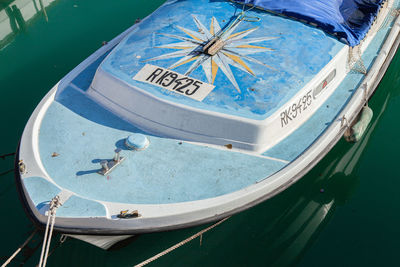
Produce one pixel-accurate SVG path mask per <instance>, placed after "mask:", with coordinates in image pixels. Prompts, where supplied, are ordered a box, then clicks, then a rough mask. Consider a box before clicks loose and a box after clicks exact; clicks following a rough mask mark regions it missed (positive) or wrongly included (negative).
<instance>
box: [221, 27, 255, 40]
mask: <svg viewBox="0 0 400 267" xmlns="http://www.w3.org/2000/svg"><path fill="white" fill-rule="evenodd" d="M257 29H258V27H255V28H251V29H248V30H245V31H242V32H237V33H234V34H232V35H229V36H228V38H226V40H227V41H228V40H231V39H232V40H237V39H242V38H243V37H245V36H247V35H249V34H250V33H252V32H254V31H255V30H257Z"/></svg>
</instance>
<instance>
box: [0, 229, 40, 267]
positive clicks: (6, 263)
mask: <svg viewBox="0 0 400 267" xmlns="http://www.w3.org/2000/svg"><path fill="white" fill-rule="evenodd" d="M36 231H37V230H36V229H35V231H33V233H32V234H31V235H30V236H29V237H28V239H27V240H25V242H24V243H23V244H22V245H21V246H20V247H19V248H18V249H17V250H16V251H15V252H14V254H12V255H11V257H10V258H8V260H7V261H6V262H5V263H3V265H1V267H5V266H7V265H8V264H9V263H10V262H11V261H12V260H13V259H14V258H15V256H17V255H18V253H19V252H20V251H21V250H22V249H23V248H24V247H25V246H26V245H27V244H28V243H29V241H31V239H32V238H33V236H34V235H35V234H36Z"/></svg>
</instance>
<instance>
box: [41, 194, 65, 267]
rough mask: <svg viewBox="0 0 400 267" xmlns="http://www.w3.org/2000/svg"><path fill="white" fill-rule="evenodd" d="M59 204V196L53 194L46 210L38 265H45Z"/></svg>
mask: <svg viewBox="0 0 400 267" xmlns="http://www.w3.org/2000/svg"><path fill="white" fill-rule="evenodd" d="M59 206H61V202H60V198H59V196H55V197H54V198H53V199H52V200H51V202H50V207H49V210H48V212H47V223H46V230H45V233H44V240H43V246H42V252H41V253H40V261H39V265H38V266H39V267H45V266H46V263H47V257H48V254H49V248H50V243H51V236H52V235H53V229H54V222H55V220H56V211H57V208H58V207H59Z"/></svg>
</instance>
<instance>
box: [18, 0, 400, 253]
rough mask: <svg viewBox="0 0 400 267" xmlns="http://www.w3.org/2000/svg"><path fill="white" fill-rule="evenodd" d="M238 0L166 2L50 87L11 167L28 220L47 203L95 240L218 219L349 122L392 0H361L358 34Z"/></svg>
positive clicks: (280, 181)
mask: <svg viewBox="0 0 400 267" xmlns="http://www.w3.org/2000/svg"><path fill="white" fill-rule="evenodd" d="M243 2H246V3H248V2H251V3H253V1H247V0H246V1H238V3H236V2H235V3H233V2H231V1H208V0H196V1H195V0H192V1H173V0H170V1H167V2H166V3H165V4H164V5H162V6H161V7H160V8H159V9H158V10H157V11H155V12H154V13H153V14H151V15H150V16H148V17H147V18H146V19H144V20H143V21H141V22H140V23H138V24H135V25H134V26H132V27H131V28H129V29H128V30H126V31H125V32H124V33H122V34H121V35H119V36H118V37H116V38H115V39H113V40H112V41H110V42H108V44H106V45H104V46H103V47H102V48H100V49H99V50H98V51H96V52H95V53H94V54H93V55H91V56H90V57H89V58H87V59H86V60H85V61H84V62H82V63H81V64H80V65H79V66H77V67H76V68H75V69H74V70H72V71H71V72H70V73H69V74H67V75H66V76H65V77H64V78H63V79H62V80H61V81H60V82H59V83H58V84H56V85H55V86H54V87H53V88H52V89H51V90H50V92H49V93H48V94H47V95H46V96H45V97H44V98H43V100H42V101H41V102H40V104H39V105H38V106H37V108H36V109H35V111H34V112H33V114H32V116H31V117H30V119H29V121H28V123H27V125H26V128H25V130H24V133H23V135H22V138H21V142H20V147H19V151H18V161H17V166H16V168H17V172H16V173H17V175H16V181H17V185H18V189H19V192H20V195H21V199H22V202H23V205H24V207H25V210H26V211H27V213H28V215H29V217H30V218H31V219H32V220H33V221H34V222H35V223H36V224H37V225H38V226H41V227H43V226H45V225H46V224H48V223H49V221H48V218H49V217H50V216H49V217H48V215H49V213H48V212H47V211H48V210H49V208H50V205H51V203H52V204H53V206H54V203H55V202H54V201H55V200H56V202H57V203H56V204H57V205H56V207H55V208H54V210H56V219H55V223H54V229H55V230H56V231H59V232H62V233H65V234H68V235H71V236H73V237H76V238H79V239H82V240H85V241H87V242H91V243H93V244H95V245H98V246H100V247H103V248H107V247H109V246H110V245H112V244H113V243H115V242H117V241H119V240H122V239H124V238H127V237H129V236H131V235H135V234H141V233H149V232H155V231H165V230H171V229H178V228H183V227H190V226H195V225H199V224H204V223H207V222H212V221H217V220H220V219H222V218H225V217H227V216H230V215H232V214H235V213H237V212H240V211H242V210H245V209H247V208H250V207H252V206H254V205H256V204H258V203H260V202H262V201H264V200H266V199H268V198H271V197H272V196H274V195H276V194H278V193H279V192H281V191H283V190H284V189H286V188H288V187H289V186H290V185H292V184H293V183H295V182H296V181H297V180H298V179H300V178H301V177H302V176H303V175H304V174H305V173H307V172H308V171H309V170H310V169H311V168H312V167H313V166H314V165H315V164H316V163H317V162H318V161H319V160H320V159H321V158H322V157H323V156H324V155H325V154H326V153H327V152H328V151H329V150H330V149H331V148H332V147H333V146H334V145H335V143H336V142H337V141H338V140H339V139H340V138H341V137H342V136H343V134H344V133H345V132H346V131H347V132H351V126H352V125H353V124H354V122H356V121H357V120H358V118H359V113H360V111H361V110H362V109H363V107H364V106H365V105H366V103H367V101H368V99H369V98H370V96H371V95H372V93H373V92H374V90H375V89H376V87H377V85H378V84H379V81H380V80H381V78H382V76H383V75H384V73H385V71H386V69H387V67H388V65H389V63H390V61H391V59H392V57H393V56H394V54H395V52H396V50H397V47H398V45H399V40H400V38H399V30H400V19H399V18H398V16H397V12H394V11H395V9H396V8H397V7H398V2H397V1H393V0H387V1H371V3H369V4H370V6H368V7H369V9H368V10H369V11H368V12H370V13H366V15H365V18H366V19H365V20H366V21H367V20H368V23H367V24H362V25H363V27H364V28H363V29H364V33H363V34H361V35H360V36H358V37H357V38H358V39H357V38H354V36H352V32H347V33H346V32H345V31H342V30H343V29H341V30H339V31H336V32H335V31H329V29H331V28H330V27H327V26H326V24H321V23H322V22H321V21H318V20H313V19H312V18H311V17H310V16H305V14H304V13H303V14H301V13H296V12H297V11H296V12H294V11H293V10H290V9H286V10H284V11H282V12H279V10H278V9H274V8H275V7H274V6H271V8H268V6H265V5H261V4H260V3H262V2H265V3H267V4H268V2H270V1H255V2H254V3H255V4H256V5H257V8H254V7H253V6H252V5H244V4H243ZM272 2H276V3H280V2H282V3H283V2H284V1H272ZM286 2H287V1H286ZM291 2H295V3H296V4H298V5H300V9H299V10H301V5H307V4H304V3H302V2H303V1H299V0H293V1H288V2H287V3H291ZM329 2H330V1H327V3H329ZM332 2H335V1H333V0H332ZM345 2H347V3H349V2H352V3H353V2H354V1H351V0H348V1H345ZM364 2H368V1H364ZM372 2H374V3H372ZM276 3H275V4H276ZM275 4H274V5H275ZM289 11H290V12H289ZM319 11H321V10H319ZM337 11H338V12H339V13H340V11H341V10H337ZM353 11H354V10H353ZM322 12H326V10H322ZM329 12H330V11H329ZM356 13H357V12H356ZM354 14H355V13H354ZM289 15H290V18H289V17H288V16H289ZM332 17H334V16H332ZM358 17H359V14H358V13H357V18H358ZM318 23H320V24H318ZM321 25H325V26H324V27H322V26H321ZM321 28H322V29H321ZM353 30H354V29H353ZM346 36H347V39H346V38H345V37H346ZM52 201H53V202H52ZM58 204H59V205H58Z"/></svg>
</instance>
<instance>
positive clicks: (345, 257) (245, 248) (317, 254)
mask: <svg viewBox="0 0 400 267" xmlns="http://www.w3.org/2000/svg"><path fill="white" fill-rule="evenodd" d="M162 2H163V1H162V0H152V1H145V0H136V1H127V0H114V1H105V0H97V1H95V0H85V1H83V0H82V1H79V0H74V1H67V0H55V1H42V5H41V3H40V1H39V0H35V1H33V0H21V1H20V0H16V1H11V0H9V1H4V0H0V24H1V25H6V26H7V27H0V91H1V94H2V97H1V98H0V114H1V115H0V125H1V129H2V131H1V133H0V135H1V139H0V154H4V153H9V152H12V151H15V149H16V146H17V144H18V140H19V138H20V136H21V134H22V131H23V129H24V126H25V124H26V122H27V120H28V118H29V116H30V114H31V113H32V111H33V110H34V108H35V107H36V105H37V104H38V103H39V101H40V100H41V98H42V97H43V96H44V95H45V94H46V93H47V92H48V90H50V88H51V87H52V86H53V85H54V84H55V83H56V82H57V81H58V80H60V79H61V78H62V77H63V76H64V75H65V74H66V73H68V72H69V71H70V70H71V69H72V68H73V67H75V66H76V65H77V64H79V63H80V62H81V61H82V60H83V59H85V58H86V57H87V56H89V55H90V54H91V53H93V52H94V51H95V50H96V49H97V48H99V47H100V46H101V44H102V42H103V41H107V40H110V39H112V38H113V37H115V36H116V35H118V34H119V33H120V32H122V31H123V30H124V29H126V28H127V27H129V26H130V25H132V24H133V23H134V21H135V20H136V19H137V18H143V17H144V16H146V15H147V14H149V13H151V12H152V11H153V10H154V9H156V8H157V7H158V6H159V5H160V4H161V3H162ZM42 7H45V10H46V14H45V13H44V12H43V8H42ZM4 21H6V22H7V23H6V24H3V23H4ZM399 94H400V55H397V56H396V57H395V58H394V60H393V62H392V64H391V66H390V68H389V70H388V72H387V73H386V75H385V77H384V79H383V81H382V83H381V84H380V86H379V87H378V90H377V92H376V93H375V95H374V97H373V98H372V99H371V101H370V103H369V104H370V106H371V107H372V109H373V110H374V118H373V121H372V124H371V127H370V128H369V131H368V133H367V134H366V136H365V137H364V139H363V140H362V141H361V142H359V143H357V144H348V143H346V142H345V141H340V142H339V143H338V144H337V145H336V146H335V147H334V149H333V150H332V151H331V152H330V153H329V154H328V155H327V156H326V157H325V158H324V159H323V160H322V161H321V162H320V163H319V164H318V165H317V166H316V167H315V168H314V169H313V170H312V171H311V172H310V173H309V174H308V175H306V176H305V177H304V178H303V179H301V180H300V181H299V182H298V183H296V184H295V185H294V186H292V187H291V188H289V189H288V190H286V191H284V192H283V193H281V194H280V195H278V196H276V197H274V198H273V199H271V200H269V201H266V202H264V203H262V204H260V205H258V206H256V207H254V208H252V209H249V210H247V211H245V212H242V213H240V214H238V215H235V216H233V217H232V218H230V219H229V220H228V221H226V222H225V223H223V224H222V225H220V226H218V227H217V228H215V229H213V230H212V231H210V232H208V233H206V234H204V235H203V238H202V244H201V245H200V243H199V240H198V239H197V240H195V241H193V242H191V243H189V244H187V245H185V246H183V247H181V248H179V249H177V250H175V251H174V252H172V253H171V254H169V255H167V256H165V257H163V258H161V259H159V260H158V261H156V262H154V263H152V265H153V266H377V265H379V266H398V265H399V260H398V251H399V249H400V242H399V240H400V230H399V225H400V207H399V205H400V194H399V193H398V192H399V188H400V170H399V169H397V167H398V166H399V164H398V161H399V157H398V151H400V140H399V139H400V138H399V135H400V124H399V119H398V116H399V115H400V97H399ZM12 167H13V162H12V159H11V158H7V159H5V160H2V159H0V173H2V172H5V171H7V170H9V169H11V168H12ZM321 189H322V190H321ZM321 191H323V193H321ZM0 207H1V209H2V210H3V215H2V216H1V218H2V220H1V222H0V224H1V227H0V235H1V237H2V238H1V240H2V241H3V242H2V243H1V250H0V259H1V262H3V261H5V260H6V259H7V258H8V256H9V255H11V254H12V253H13V252H14V251H15V249H16V248H17V247H18V246H19V245H20V244H21V243H23V242H24V241H25V239H26V238H27V237H28V236H29V234H30V233H31V232H32V230H33V226H32V223H31V222H30V221H29V220H28V218H27V217H26V215H25V213H24V211H23V209H22V207H21V204H20V201H19V199H18V196H17V193H16V189H15V182H14V180H13V174H12V173H9V174H6V175H2V176H0ZM204 227H205V226H201V227H196V228H191V229H184V230H179V231H172V232H167V233H155V234H148V235H143V236H140V237H138V238H136V239H135V240H133V241H132V242H131V243H129V244H127V245H126V246H125V247H123V248H121V249H119V250H114V251H103V250H100V249H98V248H96V247H93V246H91V245H89V244H86V243H83V242H80V241H78V240H72V239H69V240H67V241H66V242H65V243H64V244H63V245H62V246H61V247H59V248H57V249H55V250H54V253H53V254H52V255H51V256H50V258H49V260H48V266H133V265H134V264H137V263H139V262H140V261H142V260H145V259H147V258H149V257H151V256H153V255H154V254H157V253H158V252H160V251H162V250H164V249H166V248H168V247H169V246H171V245H174V244H175V243H177V242H179V241H181V240H182V239H184V238H186V237H188V236H190V235H192V234H194V233H196V232H198V231H199V230H201V229H203V228H204ZM58 239H59V236H56V237H54V238H53V242H52V244H53V245H57V241H58ZM40 246H41V239H40V238H39V235H37V236H36V237H35V239H34V241H32V242H31V243H30V244H29V248H28V249H26V250H24V251H23V253H21V254H20V255H19V256H18V257H17V258H16V260H15V261H14V262H13V265H12V266H18V265H19V264H20V263H23V262H26V266H35V265H36V264H37V263H38V259H39V254H40ZM35 247H39V249H38V250H36V251H35Z"/></svg>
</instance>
